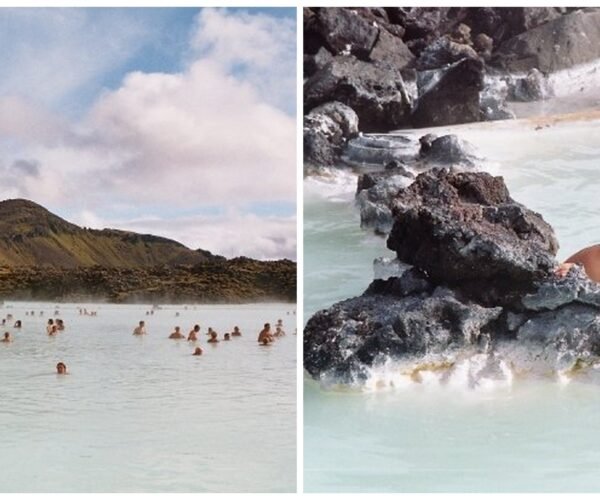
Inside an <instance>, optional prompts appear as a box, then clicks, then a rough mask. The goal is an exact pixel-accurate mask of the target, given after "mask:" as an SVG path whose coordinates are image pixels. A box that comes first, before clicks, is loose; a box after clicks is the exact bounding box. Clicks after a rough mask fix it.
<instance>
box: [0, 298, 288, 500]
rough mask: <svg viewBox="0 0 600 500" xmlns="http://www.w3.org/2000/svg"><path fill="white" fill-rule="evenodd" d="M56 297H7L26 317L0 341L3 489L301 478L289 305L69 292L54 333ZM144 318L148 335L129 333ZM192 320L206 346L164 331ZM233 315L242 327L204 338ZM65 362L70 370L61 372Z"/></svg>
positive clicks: (264, 482) (198, 486)
mask: <svg viewBox="0 0 600 500" xmlns="http://www.w3.org/2000/svg"><path fill="white" fill-rule="evenodd" d="M54 307H55V304H48V303H10V302H8V303H6V304H5V305H4V307H2V308H1V309H0V317H1V318H4V317H6V315H7V314H12V315H13V317H14V320H16V319H21V320H22V321H23V328H21V329H20V330H19V329H15V328H12V324H13V322H14V320H13V321H10V322H9V324H10V327H8V328H6V329H5V330H3V331H9V332H11V333H12V335H13V336H14V342H12V343H10V344H8V345H6V344H2V343H0V380H1V383H0V429H1V431H0V492H246V491H252V492H270V491H278V492H286V491H287V492H290V491H295V488H296V484H295V483H296V338H297V337H296V336H295V335H293V333H294V328H295V316H293V315H292V311H293V306H292V305H290V304H259V305H258V304H257V305H241V306H238V305H236V306H224V305H223V306H221V305H219V306H192V305H190V306H188V308H187V310H186V309H185V308H184V306H163V309H161V310H157V311H155V312H154V314H153V315H151V316H147V315H146V312H147V311H149V310H150V306H148V305H145V306H133V305H131V306H130V305H108V304H96V305H94V304H87V305H85V306H83V305H76V304H62V305H60V307H59V311H60V314H59V316H60V317H61V318H62V319H63V320H64V321H65V324H66V329H65V331H64V332H62V333H60V334H59V335H58V336H56V337H55V338H53V337H49V336H48V335H46V330H45V324H46V321H47V319H48V318H49V317H52V316H54V310H55V309H54ZM79 307H86V308H87V309H88V310H89V311H91V310H96V311H97V316H96V317H93V316H82V315H80V314H79V311H78V308H79ZM30 310H35V311H36V315H35V316H33V317H31V316H28V315H27V316H26V315H25V312H26V311H30ZM39 311H43V312H44V315H43V316H42V317H40V316H39ZM177 312H179V314H180V315H179V317H177V316H176V313H177ZM288 313H289V314H288ZM279 318H281V319H282V320H283V322H284V330H286V331H287V332H288V335H287V336H286V337H284V338H281V339H279V340H277V341H276V342H275V344H274V345H272V346H269V347H261V346H259V345H258V344H257V342H256V338H257V335H258V332H259V330H260V328H261V327H262V325H263V323H265V322H271V323H272V324H274V323H275V322H276V321H277V320H278V319H279ZM139 320H145V321H146V325H147V331H148V335H146V336H144V337H135V336H133V335H132V331H133V329H134V327H135V326H136V325H137V322H138V321H139ZM195 323H198V324H200V325H201V335H200V336H199V342H198V343H196V344H195V345H201V346H202V348H203V349H204V354H203V355H202V356H192V355H191V354H192V352H193V348H194V345H192V344H191V343H188V342H187V341H185V340H170V339H168V338H167V337H168V336H169V334H170V333H171V332H172V331H173V328H174V326H176V325H179V326H181V330H182V332H183V333H184V334H186V335H187V333H188V332H189V331H190V329H191V328H192V327H193V325H194V324H195ZM234 325H238V326H239V327H240V329H241V331H242V333H243V336H242V337H239V338H233V339H232V340H231V341H229V342H224V341H222V342H220V343H219V344H217V345H211V344H207V343H206V340H207V336H206V333H205V332H206V330H207V328H208V327H209V326H212V327H213V328H214V329H215V330H216V331H217V332H218V333H219V338H221V339H222V335H223V333H225V332H227V331H230V330H232V328H233V326H234ZM58 361H64V362H65V363H66V364H67V366H68V370H69V372H70V374H69V375H66V376H59V375H57V374H55V366H56V363H57V362H58Z"/></svg>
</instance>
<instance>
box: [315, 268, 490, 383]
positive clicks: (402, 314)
mask: <svg viewBox="0 0 600 500" xmlns="http://www.w3.org/2000/svg"><path fill="white" fill-rule="evenodd" d="M395 280H396V279H394V278H392V279H391V280H388V282H393V281H395ZM374 288H375V287H373V289H371V290H370V291H367V292H365V293H364V294H363V295H362V296H360V297H356V298H353V299H349V300H346V301H343V302H340V303H338V304H335V305H334V306H332V307H331V308H329V309H327V310H324V311H320V312H318V313H317V314H315V315H314V316H313V317H312V318H310V320H309V321H308V323H307V324H306V328H305V329H304V368H305V369H306V370H307V371H308V373H309V374H310V375H312V376H313V377H315V378H321V379H327V378H331V379H334V380H338V381H343V382H348V381H355V380H357V379H358V380H364V379H365V378H366V377H367V375H368V371H367V370H366V367H369V366H373V365H374V364H376V363H377V361H378V360H382V361H383V360H384V359H386V358H388V357H391V358H399V357H402V356H406V355H415V356H419V355H420V356H423V355H425V354H431V353H440V352H446V351H448V350H452V349H460V348H464V347H465V346H467V345H473V344H476V343H477V342H478V340H479V336H480V334H481V333H482V332H485V331H486V329H487V327H488V326H491V325H492V324H493V322H494V321H495V320H496V319H497V318H498V316H499V315H500V313H501V308H484V307H481V306H479V305H477V304H465V303H462V302H461V301H460V300H458V299H457V298H456V297H455V295H454V294H453V293H452V292H451V291H450V290H443V289H436V290H434V291H433V292H432V293H430V294H429V295H428V296H426V297H425V298H423V297H422V293H418V294H416V295H407V296H404V297H402V296H398V295H396V294H386V293H375V291H374ZM398 289H400V290H402V286H399V287H398Z"/></svg>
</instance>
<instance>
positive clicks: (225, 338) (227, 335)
mask: <svg viewBox="0 0 600 500" xmlns="http://www.w3.org/2000/svg"><path fill="white" fill-rule="evenodd" d="M223 340H231V336H230V335H229V334H228V333H226V334H225V335H223Z"/></svg>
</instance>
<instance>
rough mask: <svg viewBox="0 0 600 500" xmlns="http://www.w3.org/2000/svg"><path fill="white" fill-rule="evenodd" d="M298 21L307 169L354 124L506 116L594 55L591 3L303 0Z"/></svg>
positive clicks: (323, 162) (372, 127)
mask: <svg viewBox="0 0 600 500" xmlns="http://www.w3.org/2000/svg"><path fill="white" fill-rule="evenodd" d="M303 28H304V39H305V44H304V78H305V82H304V113H305V120H304V131H303V132H304V158H305V167H306V168H307V170H308V172H309V173H310V172H311V171H312V170H313V169H319V168H321V167H324V166H338V165H340V164H344V156H345V152H346V149H347V145H348V142H349V141H350V140H351V139H353V138H355V137H357V136H359V134H360V133H373V132H388V131H390V130H395V129H402V128H412V127H417V128H420V127H431V126H441V125H452V124H459V123H471V122H478V121H486V120H498V119H510V118H514V114H513V113H512V112H511V111H510V109H509V106H508V103H509V102H511V101H512V102H526V101H539V100H543V99H546V98H548V97H549V96H551V95H552V91H553V90H552V88H551V86H550V85H549V80H548V77H549V75H552V74H554V73H556V72H558V71H562V70H565V69H569V68H573V67H576V66H578V65H582V64H588V63H593V62H594V61H597V60H598V59H600V9H598V8H553V7H552V8H551V7H548V8H546V7H543V8H542V7H510V8H496V7H471V8H465V7H457V8H450V7H442V8H433V7H386V8H305V9H304V27H303Z"/></svg>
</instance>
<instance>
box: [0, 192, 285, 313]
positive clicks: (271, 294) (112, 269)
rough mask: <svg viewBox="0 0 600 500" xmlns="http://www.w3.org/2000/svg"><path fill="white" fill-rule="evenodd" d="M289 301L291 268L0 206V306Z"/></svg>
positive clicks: (26, 205) (14, 203) (17, 203)
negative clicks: (3, 303)
mask: <svg viewBox="0 0 600 500" xmlns="http://www.w3.org/2000/svg"><path fill="white" fill-rule="evenodd" d="M295 298H296V263H295V262H293V261H291V260H289V259H279V260H271V261H261V260H256V259H252V258H249V257H244V256H239V257H234V258H232V259H226V258H225V257H223V256H220V255H213V254H212V253H211V252H209V251H208V250H203V249H198V250H192V249H190V248H188V247H186V246H185V245H183V244H181V243H179V242H177V241H174V240H170V239H168V238H163V237H161V236H154V235H152V234H140V233H134V232H130V231H122V230H119V229H88V228H82V227H79V226H77V225H76V224H72V223H71V222H68V221H66V220H65V219H62V218H60V217H58V216H57V215H55V214H53V213H52V212H50V211H49V210H47V209H46V208H44V207H42V206H41V205H38V204H37V203H34V202H31V201H29V200H23V199H13V200H5V201H0V300H10V299H12V300H51V301H82V300H108V301H111V302H117V303H128V302H140V301H145V302H165V301H169V302H173V303H177V302H202V303H224V302H227V303H240V302H264V301H270V300H281V301H285V302H293V301H295Z"/></svg>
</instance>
